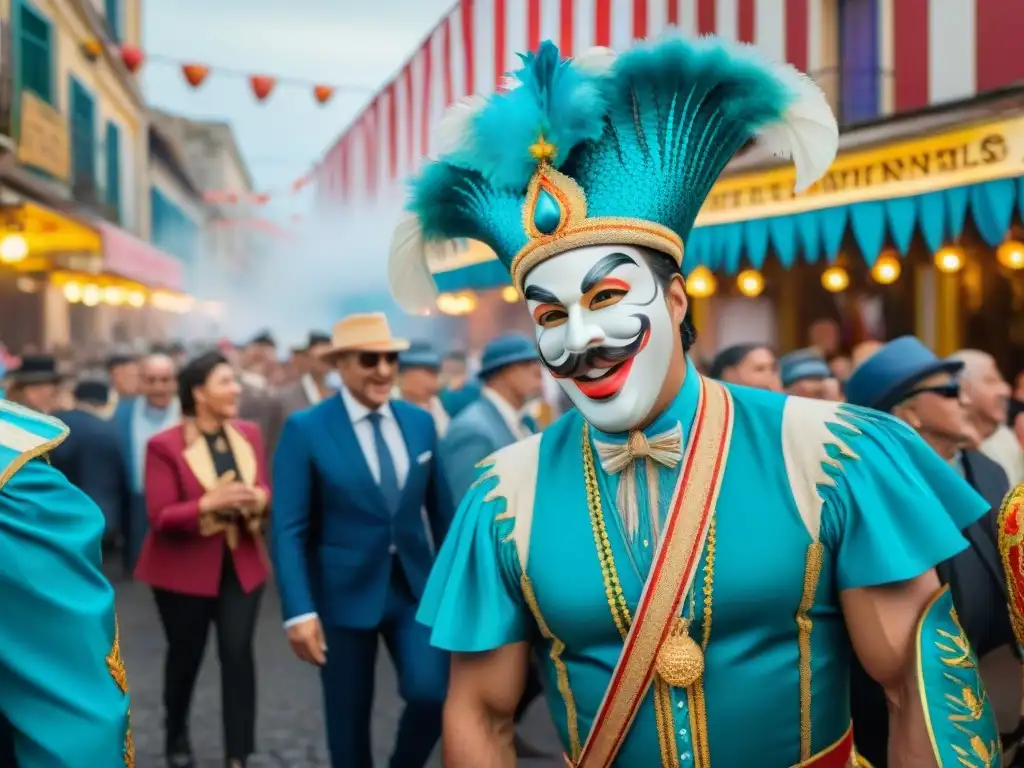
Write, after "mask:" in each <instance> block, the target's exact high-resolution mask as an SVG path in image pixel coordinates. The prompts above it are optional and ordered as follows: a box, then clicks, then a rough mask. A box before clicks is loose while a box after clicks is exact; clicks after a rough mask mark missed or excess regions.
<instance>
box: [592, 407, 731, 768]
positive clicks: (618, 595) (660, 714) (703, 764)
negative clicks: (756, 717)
mask: <svg viewBox="0 0 1024 768" xmlns="http://www.w3.org/2000/svg"><path fill="white" fill-rule="evenodd" d="M583 473H584V480H585V483H586V488H587V502H588V506H589V508H590V515H591V528H592V530H593V533H594V540H595V544H596V545H597V551H598V561H599V563H600V566H601V574H602V576H603V577H604V581H605V593H606V594H607V596H608V606H609V610H610V611H611V614H612V619H613V621H614V622H615V626H616V628H617V629H618V631H619V634H620V635H621V636H622V638H623V640H625V639H626V637H627V635H628V634H629V628H630V626H631V625H632V622H633V618H632V615H631V613H630V610H629V606H628V604H627V602H626V597H625V594H624V593H623V591H622V585H621V582H620V581H619V574H618V569H617V568H616V565H615V559H614V556H613V555H612V548H611V542H610V541H609V539H608V529H607V527H606V525H605V520H604V509H603V505H602V503H601V491H600V488H599V487H598V484H597V474H596V472H595V471H594V457H593V455H592V453H591V450H590V436H589V429H588V426H587V425H586V424H584V427H583ZM715 528H716V526H715V518H714V517H713V516H712V518H711V521H710V524H709V527H708V535H707V543H706V549H705V553H706V554H705V567H704V583H703V589H702V592H703V595H704V606H703V625H702V633H701V650H702V651H703V652H705V653H706V652H707V647H708V643H709V642H710V639H711V615H712V596H713V593H714V576H715V554H716V535H715V534H716V531H715ZM671 691H672V688H671V686H669V685H668V684H667V683H665V681H664V680H662V679H661V678H660V677H658V676H656V677H655V683H654V707H655V718H656V727H657V731H658V745H659V748H660V752H661V762H662V768H676V766H678V765H679V755H678V750H677V748H676V738H675V730H676V729H675V720H674V716H673V712H672V695H671ZM688 694H689V696H688V698H689V703H690V713H689V717H690V733H691V737H692V746H693V758H694V768H709V766H710V762H711V756H710V751H711V750H710V745H709V742H708V737H707V707H706V702H705V698H704V684H703V680H697V682H696V683H694V685H693V686H692V687H691V688H690V689H689V691H688Z"/></svg>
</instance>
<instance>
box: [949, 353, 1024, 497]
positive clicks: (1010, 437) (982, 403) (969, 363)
mask: <svg viewBox="0 0 1024 768" xmlns="http://www.w3.org/2000/svg"><path fill="white" fill-rule="evenodd" d="M953 359H955V360H959V361H960V362H961V363H962V364H963V373H962V374H961V381H962V383H963V387H964V392H965V393H966V394H967V397H968V398H969V399H970V403H969V405H968V407H967V417H968V418H969V419H970V422H971V425H972V426H973V427H974V429H975V431H976V432H977V435H978V438H979V440H980V441H981V442H980V444H979V450H980V451H981V452H982V453H984V454H985V455H986V456H988V457H989V458H990V459H992V460H994V461H996V462H998V464H999V466H1001V467H1002V468H1003V471H1005V472H1006V476H1007V478H1009V480H1010V485H1011V486H1015V485H1017V484H1018V483H1021V482H1024V448H1021V445H1020V443H1019V442H1018V441H1017V438H1016V436H1015V435H1014V433H1013V430H1012V429H1010V427H1009V425H1008V423H1007V422H1008V420H1009V405H1010V385H1009V384H1008V383H1007V382H1006V379H1004V378H1003V375H1002V373H1000V372H999V368H998V366H996V361H995V360H994V359H993V357H992V355H990V354H988V353H987V352H982V351H981V350H977V349H962V350H960V351H959V352H957V353H956V354H955V355H953Z"/></svg>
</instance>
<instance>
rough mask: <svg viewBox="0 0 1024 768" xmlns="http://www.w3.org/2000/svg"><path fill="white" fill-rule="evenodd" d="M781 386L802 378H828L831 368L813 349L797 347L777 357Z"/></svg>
mask: <svg viewBox="0 0 1024 768" xmlns="http://www.w3.org/2000/svg"><path fill="white" fill-rule="evenodd" d="M779 376H780V378H781V379H782V386H783V387H789V386H792V385H793V384H796V383H797V382H798V381H803V380H804V379H829V378H831V377H832V370H831V369H830V368H829V367H828V363H826V362H825V360H824V359H823V358H822V357H821V355H819V354H818V353H817V352H815V351H814V350H813V349H798V350H796V351H795V352H790V353H789V354H788V355H783V356H782V357H780V358H779Z"/></svg>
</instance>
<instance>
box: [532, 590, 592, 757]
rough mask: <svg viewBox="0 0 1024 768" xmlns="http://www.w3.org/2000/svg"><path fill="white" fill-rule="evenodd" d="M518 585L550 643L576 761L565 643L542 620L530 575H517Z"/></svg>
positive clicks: (576, 733)
mask: <svg viewBox="0 0 1024 768" xmlns="http://www.w3.org/2000/svg"><path fill="white" fill-rule="evenodd" d="M519 585H520V588H521V589H522V590H523V598H524V599H525V600H526V604H527V605H528V606H529V608H530V613H532V614H533V620H534V621H535V622H536V623H537V629H539V630H540V633H541V635H542V636H543V637H544V639H545V640H547V641H548V642H550V643H551V651H550V652H549V654H548V656H549V657H550V659H551V664H552V665H553V666H554V668H555V677H556V678H557V679H558V692H559V693H561V694H562V701H563V702H565V729H566V730H567V731H568V732H569V751H570V752H571V753H572V754H571V755H570V756H571V757H572V759H573V761H576V760H579V757H580V752H581V751H583V746H582V744H581V743H580V725H579V716H578V715H577V713H576V698H575V697H574V696H573V693H572V688H571V687H570V685H569V670H568V668H566V666H565V661H564V660H563V659H562V654H563V653H565V643H563V642H562V641H561V640H559V639H558V638H557V637H555V635H554V634H553V633H552V632H551V628H550V627H549V626H548V623H547V622H546V621H545V620H544V616H543V615H542V614H541V612H540V604H539V603H538V602H537V595H536V594H535V593H534V591H533V582H532V581H530V577H529V576H527V575H526V574H525V573H523V575H522V576H520V577H519Z"/></svg>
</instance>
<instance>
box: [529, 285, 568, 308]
mask: <svg viewBox="0 0 1024 768" xmlns="http://www.w3.org/2000/svg"><path fill="white" fill-rule="evenodd" d="M523 298H524V299H526V300H527V301H539V302H540V303H541V304H561V303H562V301H561V299H559V298H558V297H557V296H555V294H553V293H551V291H545V290H544V289H543V288H539V287H537V286H536V285H528V286H526V290H525V291H524V292H523Z"/></svg>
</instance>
